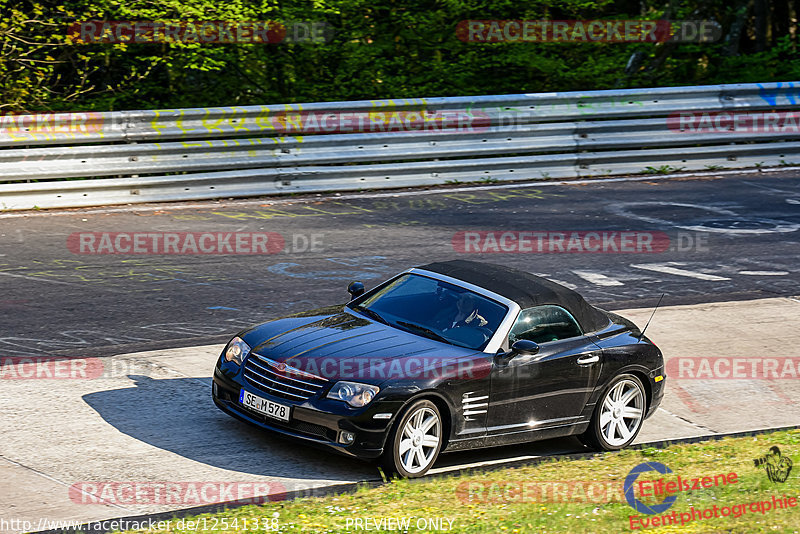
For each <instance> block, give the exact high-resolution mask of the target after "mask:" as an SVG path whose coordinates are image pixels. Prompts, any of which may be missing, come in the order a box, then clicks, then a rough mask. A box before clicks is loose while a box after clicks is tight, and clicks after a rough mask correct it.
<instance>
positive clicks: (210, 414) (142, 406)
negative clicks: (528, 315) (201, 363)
mask: <svg viewBox="0 0 800 534" xmlns="http://www.w3.org/2000/svg"><path fill="white" fill-rule="evenodd" d="M128 378H130V379H131V380H133V381H134V386H133V387H128V388H122V389H112V390H106V391H98V392H95V393H89V394H86V395H84V396H83V400H84V401H85V402H86V403H87V404H88V405H89V406H91V407H92V408H93V409H94V410H95V411H96V412H97V413H98V414H99V415H100V416H101V417H102V418H103V419H104V420H105V421H106V422H107V423H109V424H110V425H112V426H113V427H114V428H116V429H117V430H119V431H120V432H122V433H123V434H126V435H128V436H131V437H133V438H135V439H138V440H140V441H143V442H145V443H148V444H149V445H152V446H153V447H157V448H159V449H162V450H166V451H170V452H172V453H175V454H177V455H179V456H182V457H184V458H188V459H190V460H194V461H197V462H202V463H204V464H207V465H211V466H214V467H218V468H222V469H227V470H230V471H237V472H241V473H250V474H254V475H262V476H268V477H286V478H294V479H299V480H301V481H302V480H304V479H305V480H310V479H313V480H320V479H325V480H331V481H335V482H352V481H364V480H373V481H374V480H380V474H379V472H378V470H377V468H376V464H374V463H370V462H365V461H360V460H356V459H353V458H347V457H344V456H341V455H338V454H335V453H332V452H327V451H325V450H320V449H317V448H315V447H312V446H309V445H303V444H298V443H297V442H294V441H292V440H289V439H285V438H281V437H279V436H275V435H272V434H270V433H269V432H267V431H264V430H262V429H259V428H256V427H254V426H250V425H248V424H246V423H244V422H241V421H239V420H237V419H234V418H233V417H230V416H229V415H227V414H225V413H223V412H222V411H220V410H219V409H218V408H217V407H216V406H215V405H214V403H213V401H212V400H211V378H167V379H154V378H151V377H148V376H143V375H129V376H128ZM585 450H586V449H583V447H582V446H581V444H580V443H579V442H578V440H577V439H575V438H572V437H568V438H557V439H549V440H544V441H538V442H532V443H521V444H518V445H514V446H511V447H509V446H504V447H492V448H485V449H476V450H471V451H458V452H452V453H447V454H442V455H441V456H440V457H439V459H438V460H437V462H436V464H435V465H434V468H433V471H432V474H434V473H435V474H441V473H445V472H453V473H455V472H458V471H460V470H462V469H465V468H469V467H471V466H474V464H479V463H480V464H485V463H489V464H492V463H503V462H507V461H511V460H514V459H518V458H524V457H535V456H552V455H558V454H567V453H575V452H583V451H585Z"/></svg>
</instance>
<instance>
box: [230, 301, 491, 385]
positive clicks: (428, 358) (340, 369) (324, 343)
mask: <svg viewBox="0 0 800 534" xmlns="http://www.w3.org/2000/svg"><path fill="white" fill-rule="evenodd" d="M320 311H330V309H326V310H320ZM309 319H311V320H310V322H305V321H304V322H302V323H301V324H299V325H298V321H297V319H296V318H287V320H277V321H273V322H271V323H267V324H266V325H262V327H260V328H257V329H255V330H254V331H251V332H250V333H249V335H248V336H247V337H246V338H245V341H246V342H247V343H248V344H249V345H250V346H251V347H252V349H251V353H252V354H255V355H256V357H261V358H268V359H270V360H272V361H274V362H277V363H279V364H280V363H282V364H284V365H286V366H288V367H290V368H295V369H299V370H300V371H303V372H306V373H311V374H313V375H316V376H319V377H323V378H325V379H328V380H352V381H355V382H366V383H370V384H379V383H383V382H385V381H387V380H418V379H442V378H455V377H456V376H458V377H461V378H479V377H481V376H485V375H486V374H488V372H489V370H490V369H491V361H492V360H491V357H490V356H489V355H487V354H484V353H483V352H480V351H476V350H474V349H468V348H464V347H457V346H453V345H449V344H446V343H441V342H439V341H436V340H432V339H428V338H425V337H422V336H418V335H416V334H412V333H410V332H406V331H404V330H401V329H399V328H395V327H392V326H388V325H385V324H383V323H380V322H377V321H373V320H371V319H367V318H365V317H362V316H360V315H358V314H357V313H355V312H349V311H342V308H341V307H338V308H337V312H336V313H330V314H323V315H316V316H311V317H309ZM255 334H258V335H257V336H256V335H255Z"/></svg>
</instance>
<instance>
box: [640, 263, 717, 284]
mask: <svg viewBox="0 0 800 534" xmlns="http://www.w3.org/2000/svg"><path fill="white" fill-rule="evenodd" d="M673 265H683V264H682V263H678V262H669V263H632V264H631V267H633V268H634V269H645V270H647V271H655V272H657V273H664V274H674V275H676V276H686V277H688V278H697V279H698V280H710V281H713V282H721V281H723V280H730V278H725V277H724V276H717V275H715V274H706V273H698V272H697V271H690V270H688V269H679V268H677V267H673Z"/></svg>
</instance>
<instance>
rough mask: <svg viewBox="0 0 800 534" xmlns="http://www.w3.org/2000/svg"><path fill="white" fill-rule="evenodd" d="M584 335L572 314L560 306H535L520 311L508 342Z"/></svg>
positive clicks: (542, 340)
mask: <svg viewBox="0 0 800 534" xmlns="http://www.w3.org/2000/svg"><path fill="white" fill-rule="evenodd" d="M580 335H583V332H582V331H581V327H580V326H578V323H577V322H576V321H575V319H574V318H573V317H572V315H571V314H570V313H569V312H568V311H567V310H565V309H564V308H562V307H560V306H552V305H546V306H535V307H533V308H526V309H524V310H522V311H521V312H520V313H519V317H517V321H516V322H515V323H514V326H512V327H511V331H510V332H509V333H508V344H509V346H510V345H512V344H513V343H514V342H515V341H517V340H520V339H527V340H529V341H533V342H535V343H539V344H542V343H548V342H550V341H557V340H559V339H567V338H570V337H575V336H580Z"/></svg>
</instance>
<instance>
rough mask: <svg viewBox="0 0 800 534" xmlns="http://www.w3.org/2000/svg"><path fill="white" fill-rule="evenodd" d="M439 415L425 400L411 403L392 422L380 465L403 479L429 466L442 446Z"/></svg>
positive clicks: (414, 475)
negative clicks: (394, 422) (398, 418)
mask: <svg viewBox="0 0 800 534" xmlns="http://www.w3.org/2000/svg"><path fill="white" fill-rule="evenodd" d="M443 429H444V425H443V424H442V416H441V414H440V413H439V409H438V408H437V407H436V405H435V404H434V403H432V402H431V401H429V400H419V401H417V402H415V403H414V404H412V405H411V407H410V408H408V410H406V412H405V413H404V414H403V416H402V417H401V418H400V420H399V421H398V422H397V423H396V424H395V425H394V427H393V428H392V431H391V432H390V433H389V439H388V440H387V441H386V449H385V450H384V452H383V456H382V457H381V464H382V465H383V467H384V468H385V469H386V470H387V471H388V472H390V473H397V474H398V475H400V476H401V477H403V478H418V477H421V476H423V475H425V473H427V472H428V470H429V469H430V468H431V466H432V465H433V464H434V462H436V458H437V457H438V456H439V451H440V450H441V448H442V442H443V436H442V431H443Z"/></svg>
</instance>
